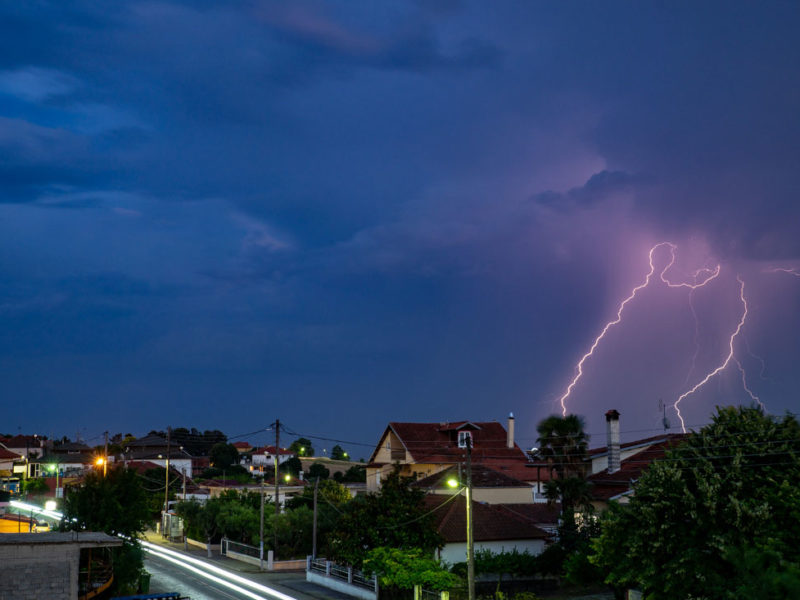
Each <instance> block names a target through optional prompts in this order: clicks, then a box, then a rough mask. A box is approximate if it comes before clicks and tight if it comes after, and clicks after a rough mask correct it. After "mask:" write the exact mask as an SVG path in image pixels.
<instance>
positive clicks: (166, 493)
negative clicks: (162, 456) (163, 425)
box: [164, 427, 172, 512]
mask: <svg viewBox="0 0 800 600" xmlns="http://www.w3.org/2000/svg"><path fill="white" fill-rule="evenodd" d="M171 433H172V428H171V427H167V462H166V465H167V467H166V469H164V470H165V472H166V474H165V476H164V512H167V507H168V506H169V453H170V447H169V438H170V434H171Z"/></svg>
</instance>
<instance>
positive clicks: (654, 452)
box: [588, 434, 686, 500]
mask: <svg viewBox="0 0 800 600" xmlns="http://www.w3.org/2000/svg"><path fill="white" fill-rule="evenodd" d="M685 437H686V436H685V435H684V434H669V435H667V436H661V437H660V438H655V439H653V438H648V439H647V440H646V442H650V441H651V440H653V442H654V443H652V444H651V445H649V446H647V447H646V448H643V449H642V450H641V451H640V452H637V453H636V454H634V455H633V456H630V457H629V458H626V459H625V460H623V461H622V462H621V463H620V469H619V471H616V472H614V473H609V472H608V470H607V469H606V470H603V471H600V472H599V473H595V474H594V475H589V477H588V479H589V482H591V484H592V491H591V494H592V498H593V499H595V500H609V499H611V498H614V497H615V496H619V495H620V494H624V493H625V492H627V491H629V490H630V489H631V488H632V485H633V482H635V481H637V480H638V479H639V478H640V477H641V476H642V473H644V471H646V470H647V468H648V467H649V466H650V465H651V464H652V463H653V462H654V461H657V460H661V459H663V458H664V456H665V455H666V453H667V450H669V449H670V448H672V447H674V446H676V445H678V444H679V443H681V441H683V439H684V438H685ZM640 442H645V440H640ZM632 444H634V445H635V444H636V442H632Z"/></svg>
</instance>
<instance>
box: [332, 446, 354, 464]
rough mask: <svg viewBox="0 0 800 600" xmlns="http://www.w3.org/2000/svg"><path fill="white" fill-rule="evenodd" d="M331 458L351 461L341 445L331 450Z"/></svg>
mask: <svg viewBox="0 0 800 600" xmlns="http://www.w3.org/2000/svg"><path fill="white" fill-rule="evenodd" d="M331 458H332V459H334V460H350V455H349V454H347V452H345V450H344V448H342V447H341V446H340V445H339V444H336V445H335V446H334V447H333V448H332V449H331Z"/></svg>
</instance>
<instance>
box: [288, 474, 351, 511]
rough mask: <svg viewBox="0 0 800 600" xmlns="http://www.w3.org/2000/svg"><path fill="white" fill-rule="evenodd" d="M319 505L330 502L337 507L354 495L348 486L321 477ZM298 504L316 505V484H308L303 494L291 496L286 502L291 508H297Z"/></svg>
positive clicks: (318, 491) (318, 495) (318, 494)
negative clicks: (351, 494) (348, 489)
mask: <svg viewBox="0 0 800 600" xmlns="http://www.w3.org/2000/svg"><path fill="white" fill-rule="evenodd" d="M317 498H318V503H317V504H318V505H322V504H323V503H328V504H332V505H334V506H335V507H336V508H337V509H338V508H340V507H341V506H342V505H343V504H345V503H347V502H348V501H349V500H350V499H351V498H352V496H350V492H348V491H347V488H346V487H344V486H343V485H341V484H340V483H337V482H335V481H333V480H332V479H321V480H320V481H319V484H318V489H317ZM298 506H307V507H313V506H314V485H313V484H312V485H307V486H306V488H305V489H304V490H303V493H302V494H299V495H297V496H295V497H294V498H290V499H289V500H287V502H286V507H287V508H289V509H293V508H297V507H298Z"/></svg>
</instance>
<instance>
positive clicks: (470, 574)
mask: <svg viewBox="0 0 800 600" xmlns="http://www.w3.org/2000/svg"><path fill="white" fill-rule="evenodd" d="M465 441H466V443H467V464H466V470H467V594H468V599H469V600H475V548H474V544H473V539H472V436H469V435H468V436H466V440H465Z"/></svg>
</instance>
